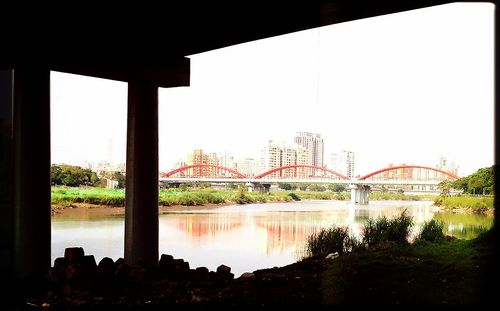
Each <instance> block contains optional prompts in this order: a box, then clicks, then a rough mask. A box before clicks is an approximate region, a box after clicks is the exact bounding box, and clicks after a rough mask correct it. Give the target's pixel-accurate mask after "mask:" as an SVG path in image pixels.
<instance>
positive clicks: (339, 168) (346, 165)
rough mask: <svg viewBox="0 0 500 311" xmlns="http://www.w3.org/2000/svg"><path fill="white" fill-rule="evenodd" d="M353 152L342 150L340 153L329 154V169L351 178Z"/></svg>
mask: <svg viewBox="0 0 500 311" xmlns="http://www.w3.org/2000/svg"><path fill="white" fill-rule="evenodd" d="M354 163H355V162H354V152H353V151H347V150H342V151H341V152H340V153H332V154H331V155H330V169H332V170H334V171H336V172H338V173H340V174H342V175H345V176H347V177H349V178H353V177H354V176H355V175H354Z"/></svg>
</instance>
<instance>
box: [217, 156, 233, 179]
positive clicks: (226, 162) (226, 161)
mask: <svg viewBox="0 0 500 311" xmlns="http://www.w3.org/2000/svg"><path fill="white" fill-rule="evenodd" d="M217 159H218V162H219V165H220V166H224V167H227V168H231V169H233V168H235V162H234V157H233V155H232V154H231V153H221V154H219V155H218V156H217ZM220 176H224V177H229V176H232V174H231V173H230V172H228V171H226V170H220Z"/></svg>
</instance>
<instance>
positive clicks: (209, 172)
mask: <svg viewBox="0 0 500 311" xmlns="http://www.w3.org/2000/svg"><path fill="white" fill-rule="evenodd" d="M324 159H325V157H324V141H323V138H322V137H321V135H320V134H318V133H310V132H297V133H296V135H295V136H294V138H293V143H292V144H287V143H285V142H282V143H276V142H274V141H272V140H269V141H268V142H267V144H266V145H265V146H264V147H263V148H262V149H261V152H260V157H259V158H258V159H254V158H244V159H235V158H234V156H233V155H232V154H230V153H222V154H218V153H214V152H206V151H204V150H203V149H196V150H193V152H191V153H189V154H188V155H187V157H186V159H181V160H179V161H178V162H177V163H176V165H175V168H180V167H184V166H193V167H192V168H189V169H187V170H184V171H181V172H179V173H178V174H179V175H180V176H204V177H215V176H228V177H229V176H232V174H231V173H230V172H229V171H227V170H225V169H222V168H220V167H224V168H229V169H234V170H236V171H238V172H240V173H242V174H244V175H246V176H256V175H258V174H260V173H263V172H266V171H269V170H272V169H275V168H279V167H284V166H295V165H304V166H316V167H326V166H327V165H326V164H325V160H324ZM202 164H205V165H206V166H204V165H202ZM198 165H199V166H198ZM338 165H341V164H338ZM344 166H345V167H342V168H338V170H339V172H344V174H346V175H349V176H350V175H353V174H354V153H353V152H348V153H346V161H345V165H344ZM322 174H324V172H321V171H318V170H315V169H313V168H311V167H297V168H293V169H287V170H279V171H276V172H274V173H272V174H270V175H269V177H282V178H308V177H313V176H320V175H322Z"/></svg>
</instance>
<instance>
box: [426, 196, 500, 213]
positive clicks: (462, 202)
mask: <svg viewBox="0 0 500 311" xmlns="http://www.w3.org/2000/svg"><path fill="white" fill-rule="evenodd" d="M493 198H494V197H493V196H488V197H472V196H457V197H442V196H439V197H436V198H435V199H434V205H436V206H439V207H440V208H441V209H442V210H445V211H452V212H465V213H473V214H487V215H493V210H494V205H493Z"/></svg>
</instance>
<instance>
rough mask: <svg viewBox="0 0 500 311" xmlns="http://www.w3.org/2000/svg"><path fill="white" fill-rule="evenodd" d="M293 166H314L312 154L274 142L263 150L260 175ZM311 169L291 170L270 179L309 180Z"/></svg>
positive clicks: (297, 147) (303, 149)
mask: <svg viewBox="0 0 500 311" xmlns="http://www.w3.org/2000/svg"><path fill="white" fill-rule="evenodd" d="M291 165H312V164H311V153H310V151H309V150H308V149H306V148H304V147H301V146H297V145H296V148H293V147H290V146H287V145H286V144H285V143H282V144H276V143H274V142H273V141H272V140H270V141H268V144H267V145H266V146H265V147H264V148H263V149H262V155H261V161H260V167H259V173H260V174H261V173H264V172H267V171H269V170H272V169H274V168H278V167H284V166H291ZM312 172H313V169H311V168H290V169H285V170H281V171H277V172H274V173H272V174H270V175H268V176H269V177H284V178H292V177H298V178H307V177H309V176H311V175H312Z"/></svg>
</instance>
